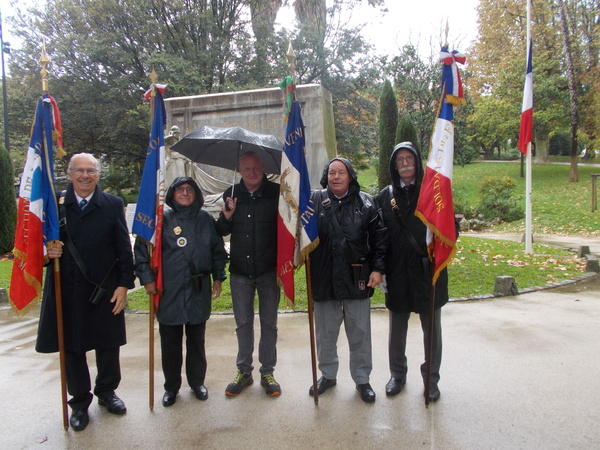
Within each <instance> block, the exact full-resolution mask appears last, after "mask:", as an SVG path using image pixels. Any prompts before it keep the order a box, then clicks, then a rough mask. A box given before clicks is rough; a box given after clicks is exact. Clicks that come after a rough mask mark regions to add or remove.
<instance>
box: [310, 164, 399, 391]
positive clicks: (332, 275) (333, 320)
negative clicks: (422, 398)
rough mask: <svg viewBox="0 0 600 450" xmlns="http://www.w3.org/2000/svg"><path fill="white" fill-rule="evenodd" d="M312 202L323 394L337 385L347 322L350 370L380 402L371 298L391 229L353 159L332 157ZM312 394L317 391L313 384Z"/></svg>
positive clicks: (360, 388)
mask: <svg viewBox="0 0 600 450" xmlns="http://www.w3.org/2000/svg"><path fill="white" fill-rule="evenodd" d="M321 185H322V186H323V187H324V188H325V189H323V190H321V191H315V192H313V195H312V200H313V202H314V205H315V214H316V215H317V224H318V229H319V245H318V246H317V248H316V249H315V250H314V251H313V252H312V253H311V254H310V264H311V266H310V267H311V274H312V277H311V286H312V292H313V298H314V301H315V303H314V310H315V331H316V338H317V353H318V359H319V370H321V373H322V376H321V378H320V379H319V381H318V382H317V389H318V393H319V394H322V393H323V392H325V391H326V390H327V389H328V388H330V387H332V386H335V385H336V376H337V371H338V366H339V362H338V355H337V339H338V336H339V332H340V327H341V325H342V322H344V326H345V329H346V336H347V338H348V345H349V347H350V374H351V376H352V379H353V380H354V382H355V383H356V389H357V390H358V391H359V392H360V396H361V398H362V400H363V401H365V402H367V403H372V402H374V401H375V392H374V391H373V389H372V388H371V385H370V384H369V377H370V374H371V369H372V357H371V310H370V308H371V302H370V297H371V296H372V295H373V288H374V287H375V286H377V285H378V284H379V283H381V281H382V274H383V273H384V256H385V252H386V249H387V246H388V242H387V232H386V229H385V226H384V224H383V221H382V219H381V215H380V212H379V209H378V207H377V204H376V203H375V201H374V199H373V197H371V196H370V195H369V194H367V193H365V192H361V191H360V185H359V184H358V181H357V177H356V172H355V171H354V169H353V168H352V165H351V164H350V161H348V160H347V159H344V158H334V159H332V160H331V161H330V162H329V163H328V164H327V166H325V170H324V171H323V178H322V179H321ZM309 394H310V395H314V390H313V388H312V387H311V388H310V390H309Z"/></svg>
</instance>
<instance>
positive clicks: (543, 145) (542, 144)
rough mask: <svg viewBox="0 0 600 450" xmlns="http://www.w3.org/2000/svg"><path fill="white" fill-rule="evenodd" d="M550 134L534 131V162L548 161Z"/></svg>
mask: <svg viewBox="0 0 600 450" xmlns="http://www.w3.org/2000/svg"><path fill="white" fill-rule="evenodd" d="M549 154H550V136H549V135H548V133H546V132H544V133H536V135H535V162H536V163H542V164H544V163H548V162H550V158H549V156H548V155H549Z"/></svg>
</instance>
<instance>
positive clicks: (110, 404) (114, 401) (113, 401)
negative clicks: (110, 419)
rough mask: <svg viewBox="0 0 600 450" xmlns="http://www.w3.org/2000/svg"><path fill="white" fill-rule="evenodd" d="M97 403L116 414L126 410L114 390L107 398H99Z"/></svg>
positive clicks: (123, 412)
mask: <svg viewBox="0 0 600 450" xmlns="http://www.w3.org/2000/svg"><path fill="white" fill-rule="evenodd" d="M98 404H99V405H100V406H106V409H107V411H108V412H109V413H111V414H116V415H118V416H120V415H122V414H125V413H126V412H127V408H125V403H123V400H121V399H120V398H119V397H117V394H115V393H114V392H113V393H112V394H111V396H110V397H108V398H104V399H102V398H99V399H98Z"/></svg>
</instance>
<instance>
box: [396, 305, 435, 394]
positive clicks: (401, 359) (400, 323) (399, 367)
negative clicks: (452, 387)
mask: <svg viewBox="0 0 600 450" xmlns="http://www.w3.org/2000/svg"><path fill="white" fill-rule="evenodd" d="M441 316H442V309H441V308H438V309H436V310H435V314H434V315H433V327H434V328H433V351H432V359H431V386H437V384H438V381H440V366H441V365H442V320H441ZM409 318H410V313H396V312H393V311H390V336H389V347H388V349H389V350H388V351H389V360H390V373H391V375H392V376H393V377H396V378H402V377H404V376H406V373H407V372H408V360H407V358H406V335H407V333H408V319H409ZM419 318H420V319H421V329H422V330H423V348H424V351H425V358H424V359H425V362H424V363H423V364H421V375H422V377H423V382H424V381H425V377H426V374H427V353H428V352H427V348H428V346H429V314H419Z"/></svg>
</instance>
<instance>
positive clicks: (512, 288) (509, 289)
mask: <svg viewBox="0 0 600 450" xmlns="http://www.w3.org/2000/svg"><path fill="white" fill-rule="evenodd" d="M494 293H495V294H496V295H519V290H518V289H517V283H516V281H515V277H509V276H501V277H496V283H495V285H494Z"/></svg>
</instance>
